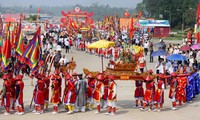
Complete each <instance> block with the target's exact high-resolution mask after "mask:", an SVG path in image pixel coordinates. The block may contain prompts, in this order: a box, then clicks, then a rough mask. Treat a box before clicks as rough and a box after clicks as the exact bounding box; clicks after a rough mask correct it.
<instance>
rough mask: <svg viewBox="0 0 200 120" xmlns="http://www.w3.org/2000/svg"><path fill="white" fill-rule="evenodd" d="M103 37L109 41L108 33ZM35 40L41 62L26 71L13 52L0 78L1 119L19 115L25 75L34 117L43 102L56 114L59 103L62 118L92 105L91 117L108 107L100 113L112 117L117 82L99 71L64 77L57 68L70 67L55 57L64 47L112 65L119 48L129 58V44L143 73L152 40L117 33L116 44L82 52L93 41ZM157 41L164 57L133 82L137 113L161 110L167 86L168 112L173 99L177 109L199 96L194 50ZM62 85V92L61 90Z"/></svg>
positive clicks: (48, 36) (198, 54) (61, 34)
mask: <svg viewBox="0 0 200 120" xmlns="http://www.w3.org/2000/svg"><path fill="white" fill-rule="evenodd" d="M103 37H105V38H106V39H108V40H110V39H111V37H109V35H107V36H103ZM41 38H42V40H43V48H44V51H43V63H44V64H43V65H42V67H41V69H38V70H35V71H31V69H30V68H29V66H28V65H26V64H25V63H20V62H19V61H18V60H17V59H16V58H15V55H14V54H13V56H12V57H13V62H12V67H11V68H10V70H8V71H7V73H5V74H4V75H3V77H2V79H3V80H4V83H3V90H2V91H1V98H2V103H3V106H4V107H5V110H6V112H5V113H4V115H10V111H11V110H15V109H16V108H17V112H16V113H15V114H17V115H23V114H24V103H23V90H24V83H23V77H24V74H25V73H26V74H27V75H29V76H30V77H31V78H36V79H37V81H36V85H35V87H34V91H33V97H32V102H31V106H34V110H33V112H34V114H36V115H39V114H43V113H44V111H45V110H48V106H49V102H50V103H52V105H53V112H52V114H58V113H59V110H58V106H59V105H61V104H64V108H65V110H66V111H67V113H68V114H72V113H74V112H79V111H81V112H85V111H86V110H93V109H94V105H95V106H96V112H95V113H97V114H98V113H100V112H101V107H102V108H107V109H108V110H107V112H106V113H105V114H109V115H116V106H117V104H116V99H117V84H116V82H115V76H112V75H106V73H99V74H98V75H97V76H94V75H92V74H87V75H86V77H83V75H82V74H77V73H73V74H72V75H70V74H69V73H68V71H65V70H63V69H62V68H63V66H67V65H68V64H70V61H69V60H68V59H67V58H66V57H65V55H64V54H63V55H62V54H61V51H62V49H65V50H66V54H67V53H69V52H70V49H76V50H80V51H85V52H88V53H90V54H95V55H99V56H100V55H103V56H104V57H105V58H109V59H112V60H113V61H117V60H121V59H122V58H121V57H120V54H121V53H122V52H123V51H125V50H127V51H128V52H130V53H132V55H133V56H134V53H135V51H134V49H131V48H132V46H133V45H138V46H140V47H144V53H143V52H140V53H139V56H138V58H137V60H136V62H138V70H139V71H140V72H141V73H143V72H144V69H145V68H146V69H147V62H148V61H146V59H145V56H147V55H148V54H150V62H153V57H152V56H151V54H152V53H153V52H154V50H153V49H154V45H153V42H152V40H151V38H150V37H149V36H144V35H140V34H139V35H135V36H134V38H133V39H132V40H128V38H126V37H123V35H122V34H117V37H112V39H113V41H114V42H115V43H116V46H115V47H111V48H107V49H88V48H87V46H88V45H89V44H91V43H92V42H95V40H94V41H93V40H89V41H87V40H86V39H85V38H84V37H83V36H82V34H81V33H78V34H77V35H75V34H68V33H67V32H66V31H65V30H63V31H56V32H47V33H45V34H42V37H41ZM160 42H161V43H163V44H164V46H163V47H161V48H159V49H158V50H160V49H162V50H166V52H167V54H166V55H163V56H160V57H159V61H158V63H156V72H153V71H152V70H149V71H148V73H149V74H148V75H147V76H144V79H143V80H141V81H136V82H135V86H136V90H135V95H134V97H135V101H136V105H135V107H136V108H138V107H139V101H140V103H141V110H142V111H144V110H145V108H146V107H147V106H149V107H150V108H149V110H153V106H154V105H155V111H160V110H162V107H163V103H164V100H165V99H164V91H165V90H164V89H165V88H167V86H168V85H169V86H170V92H169V99H170V100H171V102H172V109H173V110H177V107H176V102H177V101H178V103H179V105H180V106H181V105H182V103H185V102H187V101H191V100H192V99H193V98H194V97H195V96H196V95H197V94H199V93H200V87H199V86H200V79H199V73H198V70H199V64H200V61H199V59H200V51H193V50H189V51H185V52H181V50H179V48H180V47H179V45H171V44H169V46H167V45H166V44H165V43H164V42H163V41H162V40H161V41H160ZM170 54H183V55H184V56H186V57H187V60H186V61H185V62H182V61H169V60H167V59H166V57H167V55H170ZM49 61H50V63H49ZM52 66H54V67H55V71H54V72H53V73H51V69H52ZM20 70H21V72H20ZM136 71H137V70H136ZM153 74H157V81H156V80H155V79H154V78H153V77H152V75H153ZM63 80H64V82H63ZM62 83H64V85H62ZM143 83H146V89H144V88H143ZM62 86H64V87H65V88H64V89H63V88H62ZM50 90H51V92H52V95H51V96H50V94H49V93H50ZM49 98H50V99H49ZM32 103H34V104H32ZM158 106H159V107H158ZM15 107H16V108H15Z"/></svg>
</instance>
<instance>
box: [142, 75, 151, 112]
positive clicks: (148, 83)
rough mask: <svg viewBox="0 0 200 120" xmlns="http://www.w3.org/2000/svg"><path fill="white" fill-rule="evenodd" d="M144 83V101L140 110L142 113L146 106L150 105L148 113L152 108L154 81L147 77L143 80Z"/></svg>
mask: <svg viewBox="0 0 200 120" xmlns="http://www.w3.org/2000/svg"><path fill="white" fill-rule="evenodd" d="M145 82H146V90H145V93H144V101H143V106H142V108H141V110H142V111H144V110H145V108H146V106H147V104H149V105H150V108H149V111H151V110H152V106H153V96H154V95H153V90H154V81H153V78H152V77H151V76H149V75H148V76H147V77H146V78H145Z"/></svg>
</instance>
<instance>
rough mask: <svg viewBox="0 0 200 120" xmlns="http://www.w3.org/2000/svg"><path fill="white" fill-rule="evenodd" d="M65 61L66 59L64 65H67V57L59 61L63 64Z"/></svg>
mask: <svg viewBox="0 0 200 120" xmlns="http://www.w3.org/2000/svg"><path fill="white" fill-rule="evenodd" d="M63 61H64V65H66V64H67V62H68V61H67V58H63V57H62V58H60V61H59V63H60V64H61V65H62V64H63Z"/></svg>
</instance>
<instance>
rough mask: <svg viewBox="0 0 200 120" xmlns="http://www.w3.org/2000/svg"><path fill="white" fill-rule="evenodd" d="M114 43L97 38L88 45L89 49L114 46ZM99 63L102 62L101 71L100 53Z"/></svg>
mask: <svg viewBox="0 0 200 120" xmlns="http://www.w3.org/2000/svg"><path fill="white" fill-rule="evenodd" d="M114 46H115V43H114V42H111V41H107V40H99V41H97V42H94V43H92V44H90V45H88V48H89V49H97V48H109V47H114ZM101 63H102V72H103V55H101Z"/></svg>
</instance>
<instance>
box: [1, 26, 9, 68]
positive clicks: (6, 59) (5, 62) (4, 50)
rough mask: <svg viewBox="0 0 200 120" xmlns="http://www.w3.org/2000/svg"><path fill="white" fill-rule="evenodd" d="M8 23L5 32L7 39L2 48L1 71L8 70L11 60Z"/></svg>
mask: <svg viewBox="0 0 200 120" xmlns="http://www.w3.org/2000/svg"><path fill="white" fill-rule="evenodd" d="M9 27H10V23H9V24H8V30H7V37H6V40H5V41H4V44H3V46H2V63H3V64H2V65H3V69H4V70H5V69H6V68H8V66H9V64H10V58H11V43H10V31H9Z"/></svg>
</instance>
